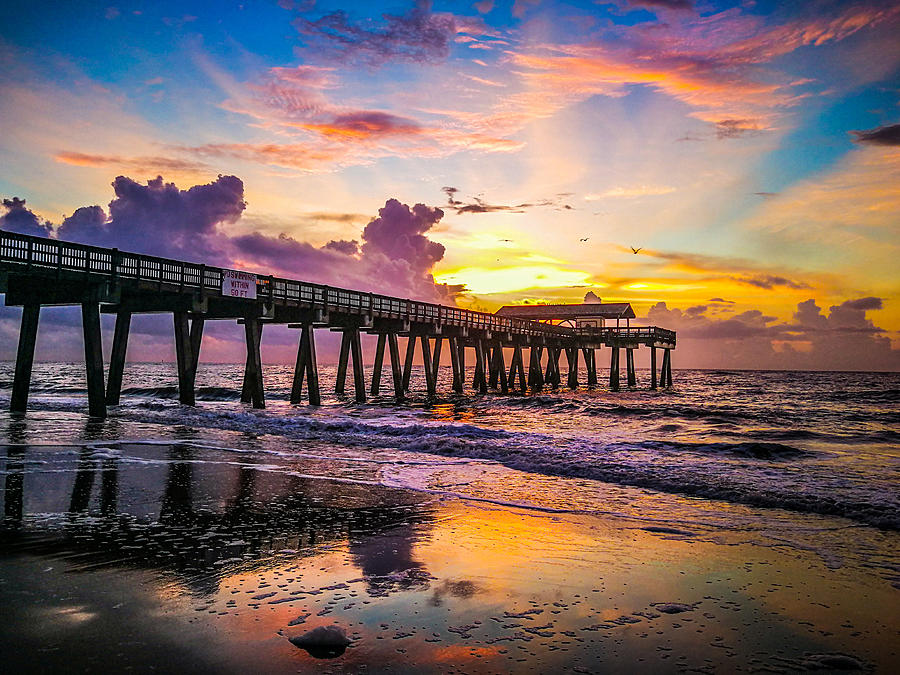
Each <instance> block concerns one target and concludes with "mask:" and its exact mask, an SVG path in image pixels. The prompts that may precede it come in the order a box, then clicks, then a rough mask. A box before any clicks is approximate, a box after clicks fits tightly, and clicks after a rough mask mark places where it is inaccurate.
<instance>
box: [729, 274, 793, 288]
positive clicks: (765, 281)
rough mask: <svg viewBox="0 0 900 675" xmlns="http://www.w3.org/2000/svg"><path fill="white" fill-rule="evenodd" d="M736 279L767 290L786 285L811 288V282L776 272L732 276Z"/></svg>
mask: <svg viewBox="0 0 900 675" xmlns="http://www.w3.org/2000/svg"><path fill="white" fill-rule="evenodd" d="M732 279H734V280H735V281H737V282H739V283H742V284H748V285H750V286H756V287H757V288H764V289H766V290H772V289H773V288H775V287H776V286H786V287H788V288H796V289H800V288H810V285H809V284H806V283H803V282H800V281H794V280H792V279H788V278H787V277H782V276H778V275H774V274H757V275H754V276H747V277H732Z"/></svg>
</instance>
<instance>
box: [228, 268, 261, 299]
mask: <svg viewBox="0 0 900 675" xmlns="http://www.w3.org/2000/svg"><path fill="white" fill-rule="evenodd" d="M222 295H225V296H227V297H229V298H247V299H249V300H255V299H256V275H255V274H251V273H250V272H238V271H237V270H222Z"/></svg>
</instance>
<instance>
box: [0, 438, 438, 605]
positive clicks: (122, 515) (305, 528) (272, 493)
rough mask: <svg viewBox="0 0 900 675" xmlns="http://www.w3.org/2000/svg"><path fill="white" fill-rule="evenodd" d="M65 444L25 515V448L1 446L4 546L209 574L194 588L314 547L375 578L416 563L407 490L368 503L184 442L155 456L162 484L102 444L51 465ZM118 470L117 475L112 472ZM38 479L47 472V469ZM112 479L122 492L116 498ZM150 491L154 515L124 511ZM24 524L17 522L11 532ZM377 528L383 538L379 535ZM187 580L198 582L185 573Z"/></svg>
mask: <svg viewBox="0 0 900 675" xmlns="http://www.w3.org/2000/svg"><path fill="white" fill-rule="evenodd" d="M72 451H74V452H77V458H76V459H75V461H74V466H73V467H71V469H72V470H70V471H69V475H72V474H74V475H73V476H72V482H71V488H70V489H69V490H68V492H67V493H66V491H65V490H64V488H63V487H62V486H60V485H58V484H54V483H53V482H51V483H50V484H44V483H43V482H42V480H41V478H42V477H43V476H44V475H45V474H42V473H40V472H35V473H33V474H31V476H30V486H29V487H30V489H31V490H33V491H35V492H36V493H40V494H41V496H42V499H43V500H45V501H46V500H50V501H51V502H52V501H54V499H55V501H56V505H57V509H53V510H51V511H49V512H47V511H44V512H42V513H41V514H40V515H39V516H37V517H35V518H33V519H30V518H29V517H28V515H29V514H27V513H24V512H23V511H24V509H23V505H24V504H25V503H26V502H27V495H25V494H24V487H25V480H24V477H25V470H24V460H25V458H26V457H27V455H28V451H27V448H26V447H24V446H17V447H10V448H8V449H7V453H6V467H5V473H6V476H5V492H4V513H5V516H6V519H7V521H9V525H10V526H8V527H5V529H4V532H3V538H2V541H3V544H4V546H5V547H7V550H13V549H14V548H15V547H16V546H17V545H19V546H27V547H28V550H29V551H32V552H34V551H39V552H40V553H42V554H47V555H61V554H70V553H72V552H73V551H75V550H77V551H79V552H81V553H83V554H84V553H87V552H88V551H90V552H92V554H93V555H92V556H90V557H88V556H84V555H82V557H81V560H83V561H85V562H87V561H88V560H89V561H90V562H91V564H96V563H97V562H99V561H100V560H101V559H103V560H105V561H106V562H107V563H115V564H126V563H127V564H133V565H139V566H141V567H149V568H159V569H165V570H169V571H177V570H185V569H188V570H191V571H192V572H193V571H195V570H196V569H197V568H200V569H207V570H210V569H211V570H214V573H213V574H212V575H211V576H210V578H209V579H208V581H209V583H210V584H211V586H210V587H207V588H204V589H203V591H204V592H212V591H214V590H215V583H216V579H218V578H220V577H221V576H222V574H223V573H225V571H227V570H228V569H229V568H230V567H234V566H239V567H240V568H241V569H248V568H253V567H254V566H258V565H268V564H271V558H272V556H273V555H274V554H276V553H277V552H278V551H291V552H292V554H294V553H296V554H298V555H300V554H303V553H309V554H312V553H313V552H314V549H315V547H316V546H317V545H321V544H324V543H332V544H333V543H336V542H345V543H346V542H348V540H349V541H350V544H349V546H350V549H351V550H352V551H353V552H354V553H353V554H354V559H356V560H357V561H358V562H359V565H360V567H361V568H362V569H363V570H364V571H365V572H366V573H367V574H368V573H371V574H372V575H373V576H374V577H380V576H385V575H387V574H388V573H390V572H393V571H398V570H407V569H412V568H416V569H419V568H421V564H419V563H416V564H412V563H410V561H409V557H410V556H411V551H412V542H411V541H410V540H409V538H411V537H413V536H415V535H414V532H413V525H412V523H416V525H415V527H417V528H421V527H422V524H423V523H424V522H426V521H427V519H428V513H427V511H425V510H421V509H419V508H418V505H417V503H416V502H417V501H421V500H416V499H413V500H410V498H409V495H407V494H402V493H398V494H397V498H395V499H393V500H390V499H389V500H386V501H385V500H384V499H383V497H384V495H383V494H378V495H377V499H373V497H374V496H373V495H370V494H369V493H370V492H371V491H370V490H367V489H366V488H365V487H361V486H354V485H346V484H344V485H340V486H339V487H338V488H337V489H335V486H330V485H327V484H323V483H322V481H310V480H309V479H307V478H303V477H298V476H294V475H290V474H288V473H278V472H272V471H269V470H266V469H269V468H270V467H264V469H263V470H260V469H257V468H256V467H254V466H252V465H236V464H233V463H222V462H219V463H210V462H205V461H201V460H200V458H199V457H198V451H197V449H195V448H193V447H191V446H188V445H173V446H170V447H169V449H168V451H167V457H166V458H165V460H163V462H162V465H163V466H164V467H165V473H164V479H163V480H162V481H161V482H162V486H159V485H158V482H157V480H156V479H157V477H158V475H159V474H158V472H155V471H146V470H144V471H142V470H141V469H142V468H147V467H150V468H153V467H154V465H153V464H142V463H141V460H140V458H134V457H128V458H126V459H125V460H123V459H121V458H119V457H115V456H109V453H110V451H111V446H104V447H103V448H102V449H101V450H100V451H98V450H97V449H96V448H92V447H91V446H85V447H81V448H80V449H71V450H70V453H69V454H67V455H66V456H65V458H64V459H61V458H60V457H56V458H55V459H54V462H55V464H56V465H57V466H56V469H57V470H58V469H59V468H62V467H60V466H59V465H60V464H62V465H65V464H71V463H72V455H71V452H72ZM57 454H58V453H57ZM135 460H137V461H135ZM123 471H124V472H126V474H128V477H127V480H124V479H122V478H120V474H121V473H122V472H123ZM98 474H99V480H98ZM46 475H47V476H49V477H55V476H56V475H57V472H56V471H54V472H53V473H52V474H46ZM122 482H127V483H128V484H129V486H130V488H131V489H130V491H129V493H128V494H127V495H125V496H124V497H125V498H124V499H123V495H120V483H122ZM97 483H99V488H98V486H97ZM135 483H137V485H135ZM160 487H161V488H162V489H161V490H160V489H159V488H160ZM135 488H137V490H135ZM54 489H56V492H55V494H54ZM211 489H212V490H215V495H211V494H210V492H209V491H210V490H211ZM66 494H68V498H67V499H66ZM153 494H158V501H157V503H158V508H157V509H152V510H154V511H156V512H157V513H158V517H157V518H156V519H149V518H141V517H139V516H137V515H135V514H136V513H137V512H138V511H139V510H140V509H136V508H133V507H135V506H136V503H135V502H136V501H140V503H141V505H142V506H143V507H145V508H146V506H147V504H146V501H145V500H146V498H147V496H148V495H153ZM129 499H131V500H132V501H129ZM64 504H65V506H64ZM98 516H99V517H98ZM23 522H24V523H25V526H24V527H17V528H13V527H11V525H12V524H18V525H22V524H23ZM385 532H389V534H388V535H385V536H384V537H381V536H379V535H382V534H383V533H385ZM398 552H399V553H398ZM423 574H426V573H424V571H423ZM189 576H190V578H191V580H192V582H194V581H196V580H197V575H196V574H193V573H192V574H190V575H189ZM413 576H415V575H413ZM426 576H427V574H426ZM399 587H405V586H404V585H403V584H400V586H399Z"/></svg>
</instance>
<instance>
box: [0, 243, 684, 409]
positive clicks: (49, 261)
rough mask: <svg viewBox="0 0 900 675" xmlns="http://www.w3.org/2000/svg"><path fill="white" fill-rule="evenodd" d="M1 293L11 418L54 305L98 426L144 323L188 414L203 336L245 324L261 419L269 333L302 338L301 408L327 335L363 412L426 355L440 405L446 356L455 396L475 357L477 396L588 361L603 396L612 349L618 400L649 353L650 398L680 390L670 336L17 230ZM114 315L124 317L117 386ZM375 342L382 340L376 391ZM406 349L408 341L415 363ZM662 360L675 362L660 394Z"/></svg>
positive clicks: (314, 394) (542, 382) (118, 334)
mask: <svg viewBox="0 0 900 675" xmlns="http://www.w3.org/2000/svg"><path fill="white" fill-rule="evenodd" d="M0 292H2V293H4V294H5V299H6V304H7V305H11V306H21V307H22V308H23V312H22V324H21V330H20V332H19V344H18V352H17V356H16V369H15V376H14V380H13V388H12V396H11V398H10V410H11V411H13V412H18V413H23V412H25V410H26V408H27V405H28V393H29V389H30V383H31V371H32V365H33V362H34V348H35V341H36V338H37V330H38V323H39V320H40V312H41V307H43V306H48V305H80V306H81V313H82V330H83V334H84V351H85V368H86V371H87V388H88V408H89V413H90V415H92V416H95V417H105V416H106V411H107V406H109V405H117V404H118V403H119V399H120V395H121V388H122V377H123V373H124V369H125V355H126V351H127V347H128V335H129V329H130V326H131V317H132V315H134V314H141V313H171V314H172V317H173V330H174V336H175V351H176V360H177V366H178V391H179V400H180V401H181V402H182V403H184V404H186V405H193V404H194V382H195V379H196V375H197V364H198V362H199V356H200V348H201V344H202V340H203V329H204V325H205V322H206V321H209V320H231V321H237V322H238V323H241V324H243V326H244V334H245V338H246V345H247V360H246V363H245V366H244V379H243V386H242V390H241V400H242V401H244V402H246V403H249V404H251V405H252V406H253V407H255V408H262V407H264V406H265V386H264V382H263V373H262V362H261V358H260V345H261V340H262V333H263V327H264V326H265V325H266V324H284V325H287V326H288V327H290V328H296V329H298V331H299V333H300V336H299V345H298V350H297V362H296V367H295V370H294V379H293V386H292V388H291V402H292V403H300V402H301V400H302V398H303V389H304V387H305V388H306V398H307V400H308V402H309V403H310V404H313V405H318V404H319V403H320V402H321V391H320V383H319V375H318V365H317V361H316V346H315V329H317V328H327V329H329V330H332V331H339V332H340V333H341V334H342V335H341V350H340V358H339V361H338V369H337V382H336V385H335V392H336V393H338V394H341V393H344V392H345V390H346V380H347V375H348V369H349V368H350V367H351V364H352V376H353V393H354V395H355V398H356V400H357V401H359V402H364V401H365V400H366V397H367V395H378V394H380V391H381V384H382V383H381V378H382V370H383V367H384V360H385V357H387V358H388V359H389V360H390V366H391V378H392V385H393V394H394V397H395V398H396V399H397V401H402V400H404V398H405V397H406V395H407V393H408V392H409V382H410V376H411V372H412V365H413V359H414V357H415V353H416V351H417V350H418V351H419V352H420V354H421V357H422V363H423V365H424V371H425V381H426V389H427V393H428V396H429V397H435V396H436V395H437V374H438V367H439V365H440V362H441V356H442V351H443V349H444V348H446V350H447V352H449V356H450V364H451V369H452V375H453V376H452V389H453V391H454V392H455V393H462V392H463V391H464V389H465V385H466V381H465V380H466V357H467V350H472V353H473V355H474V377H473V379H472V382H471V387H472V389H473V390H474V391H476V392H479V393H486V392H487V391H488V390H489V389H498V390H499V391H500V392H502V393H509V392H512V391H518V392H522V393H525V392H526V391H527V390H528V389H529V388H531V389H540V388H542V387H545V386H547V387H553V388H555V387H559V386H561V383H562V375H561V373H560V357H561V356H562V354H565V355H566V365H567V378H566V385H567V386H569V387H572V388H574V387H577V386H578V385H579V361H582V362H583V365H584V368H585V375H586V383H587V385H588V386H595V385H596V384H597V365H596V364H597V361H596V350H598V349H601V348H604V347H607V348H610V377H609V386H610V388H611V389H613V390H618V389H619V388H620V385H621V383H620V380H619V352H620V350H621V349H625V350H626V373H625V374H626V378H627V385H628V386H630V387H634V386H636V384H637V380H636V377H635V370H634V356H633V351H634V350H635V349H638V348H639V347H646V348H649V349H650V363H651V378H650V383H649V386H650V388H651V389H656V388H657V386H659V387H670V386H671V385H672V363H671V352H672V350H674V348H675V333H674V332H673V331H670V330H666V329H663V328H657V327H632V326H630V325H626V326H625V327H621V326H618V325H617V326H615V327H605V326H603V327H599V326H584V325H575V326H565V325H558V324H554V323H552V322H546V321H539V320H533V319H530V318H519V317H516V316H504V315H503V314H504V313H503V312H502V311H501V312H499V313H498V314H490V313H487V312H475V311H472V310H466V309H460V308H458V307H448V306H444V305H436V304H432V303H427V302H416V301H412V300H407V299H402V298H396V297H390V296H385V295H379V294H376V293H365V292H361V291H354V290H347V289H342V288H335V287H331V286H324V285H321V284H313V283H308V282H304V281H295V280H291V279H282V278H277V277H274V276H262V275H256V274H251V273H247V272H239V271H236V270H228V269H223V268H219V267H211V266H207V265H201V264H196V263H189V262H184V261H179V260H169V259H165V258H157V257H153V256H146V255H140V254H136V253H126V252H123V251H119V250H118V249H115V248H112V249H110V248H99V247H95V246H85V245H83V244H75V243H70V242H65V241H59V240H57V239H45V238H41V237H32V236H28V235H22V234H15V233H11V232H5V231H0ZM620 304H627V303H620ZM581 306H583V305H573V306H572V307H581ZM557 307H559V306H557ZM563 307H565V306H563ZM629 309H630V306H629ZM101 313H111V314H115V315H116V325H115V333H114V336H113V345H112V351H111V354H110V362H109V371H108V377H107V378H106V380H105V381H104V368H103V351H102V343H101V333H100V314H101ZM632 316H633V314H632ZM362 333H367V334H374V335H376V336H377V343H376V344H377V346H376V351H375V359H374V367H373V370H372V375H371V378H370V387H369V388H368V390H367V388H366V377H365V371H364V365H363V354H362V345H361V340H360V335H361V334H362ZM400 337H403V338H406V349H405V352H404V356H403V358H402V359H401V356H400V342H399V339H398V338H400ZM526 349H527V350H528V358H527V363H528V366H527V373H526V366H525V364H526V357H525V355H524V350H526ZM657 349H662V350H663V357H662V365H661V368H660V370H659V379H658V382H657V368H656V365H657V358H656V351H657ZM510 351H511V359H510V361H509V363H508V364H507V362H506V354H507V352H510Z"/></svg>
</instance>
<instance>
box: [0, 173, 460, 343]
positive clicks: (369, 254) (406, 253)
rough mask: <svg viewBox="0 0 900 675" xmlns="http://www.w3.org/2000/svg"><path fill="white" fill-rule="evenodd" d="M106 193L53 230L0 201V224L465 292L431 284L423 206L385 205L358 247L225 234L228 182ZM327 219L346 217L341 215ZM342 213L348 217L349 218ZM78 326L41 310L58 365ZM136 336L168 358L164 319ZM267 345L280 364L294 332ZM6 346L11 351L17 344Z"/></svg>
mask: <svg viewBox="0 0 900 675" xmlns="http://www.w3.org/2000/svg"><path fill="white" fill-rule="evenodd" d="M113 188H114V191H115V198H114V199H113V200H112V201H111V202H110V203H109V207H108V212H107V211H105V210H104V209H103V208H102V207H100V206H97V205H95V206H86V207H82V208H79V209H77V210H76V211H75V212H74V213H73V214H72V215H71V216H69V217H67V218H65V219H64V220H63V222H62V223H61V224H60V225H59V226H58V227H57V228H56V229H55V231H54V230H53V226H52V224H51V223H49V222H42V221H41V220H40V219H39V218H37V216H35V214H33V213H32V212H31V211H29V210H28V209H27V208H26V206H25V202H24V200H22V199H18V198H12V199H7V200H4V202H3V204H4V206H5V207H6V209H7V213H6V214H5V215H3V216H0V226H2V227H4V228H5V229H10V230H14V231H17V232H23V233H26V234H32V235H40V236H47V235H51V236H57V237H59V238H61V239H67V240H71V241H78V242H82V243H87V244H93V245H97V246H107V247H112V246H115V247H117V248H119V249H121V250H126V251H133V252H137V253H146V254H151V255H160V256H165V257H171V258H175V259H180V260H193V261H197V262H205V263H210V264H214V265H218V266H221V267H230V268H236V269H245V270H247V271H252V272H257V273H260V274H274V275H276V276H282V277H287V278H293V279H300V280H303V281H310V282H314V283H323V284H327V285H330V286H340V287H344V288H352V289H357V290H362V291H371V292H377V293H384V294H387V295H394V296H398V297H402V298H410V299H415V300H425V301H431V302H440V303H444V304H453V303H454V302H455V298H456V296H457V295H458V294H459V293H460V292H462V290H463V288H462V287H461V286H453V285H446V284H438V283H435V280H434V277H433V276H432V268H433V267H434V265H435V264H436V263H437V262H438V261H440V260H441V259H442V258H443V256H444V247H443V246H442V245H441V244H439V243H437V242H435V241H432V240H431V239H429V238H428V236H427V235H428V232H429V231H430V230H431V229H432V228H433V227H434V225H436V224H437V223H438V222H439V221H440V220H441V218H442V217H443V215H444V213H443V211H442V210H441V209H439V208H433V207H428V206H426V205H424V204H415V205H414V206H412V207H410V206H408V205H406V204H402V203H401V202H400V201H398V200H396V199H389V200H387V201H386V202H385V205H384V207H382V208H381V209H380V210H379V212H378V215H377V217H375V218H370V219H369V222H368V224H367V225H366V226H365V228H364V229H363V230H362V232H361V233H360V239H361V245H360V243H359V242H357V241H352V240H332V241H329V242H327V243H326V244H324V245H323V246H316V245H313V244H311V243H309V242H305V241H301V240H299V239H297V238H295V237H292V236H289V235H288V234H284V233H283V234H281V235H278V236H269V235H265V234H262V233H260V232H254V233H251V234H241V235H235V234H232V233H231V232H230V231H229V229H230V228H229V227H228V226H229V225H231V224H233V223H235V222H236V221H237V220H238V219H239V218H240V217H241V214H242V213H243V211H244V208H245V206H246V204H245V202H244V186H243V183H242V181H241V180H240V179H239V178H237V177H235V176H219V178H217V179H216V180H215V181H213V182H211V183H208V184H206V185H195V186H193V187H191V188H188V189H186V190H182V189H179V188H178V187H177V186H176V185H175V184H173V183H166V182H165V181H164V180H163V179H162V178H161V177H157V178H156V179H154V180H151V181H148V182H147V183H146V184H140V183H138V182H136V181H134V180H132V179H130V178H127V177H124V176H119V177H118V178H116V180H115V181H114V182H113ZM333 215H335V216H336V217H337V218H338V219H340V220H341V221H342V222H343V221H344V220H345V218H343V216H342V215H341V214H333ZM345 215H346V214H345ZM350 215H354V218H355V214H350ZM17 316H18V314H17V310H15V309H14V308H8V309H6V308H0V333H3V332H9V333H10V334H14V333H15V330H14V329H13V328H12V326H11V323H12V321H15V319H16V318H17ZM79 322H80V318H79V316H78V311H77V309H73V308H69V309H65V308H63V309H61V310H59V311H56V312H52V313H48V316H47V318H46V319H45V320H44V322H43V323H42V326H43V329H42V334H43V335H44V336H45V342H46V339H49V338H47V337H46V336H52V339H53V341H54V345H55V347H54V352H53V353H54V354H55V356H56V357H57V358H62V356H61V355H65V358H77V357H78V349H80V347H79V346H78V345H75V346H73V345H72V344H69V343H68V342H67V339H68V336H70V335H71V334H72V333H71V330H70V327H71V326H72V325H78V324H79ZM228 328H229V327H228V326H224V325H218V322H217V323H216V324H215V325H212V326H210V331H209V333H210V338H211V340H212V343H213V353H214V354H215V355H216V356H217V358H219V359H223V358H224V359H228V360H230V359H239V358H240V353H241V347H240V342H241V340H242V336H241V334H240V331H237V332H235V331H229V330H228ZM134 332H135V334H136V338H135V340H136V344H139V345H143V346H142V347H140V348H139V353H141V354H142V355H143V356H144V357H146V358H159V357H160V355H165V354H170V352H171V344H170V341H171V340H170V336H171V322H168V323H166V322H165V321H163V320H161V319H160V318H159V317H155V318H154V317H142V318H140V320H138V321H137V322H136V324H135V328H134ZM267 334H268V332H267ZM267 341H269V342H273V345H272V346H273V347H274V348H275V349H276V350H280V351H279V353H280V354H281V355H282V356H281V357H280V358H285V355H286V354H288V353H289V350H290V349H291V348H293V349H296V335H293V334H291V332H290V331H279V330H275V329H273V330H272V331H271V334H270V336H269V337H268V338H267ZM9 344H10V345H13V348H14V345H15V341H14V340H12V341H10V342H9ZM292 346H293V347H292ZM326 346H327V340H326ZM76 347H77V348H76ZM284 350H288V351H287V352H285V351H284ZM11 355H12V353H11V352H9V351H8V350H7V351H6V352H4V356H5V358H9V357H10V356H11ZM170 356H171V354H170Z"/></svg>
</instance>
